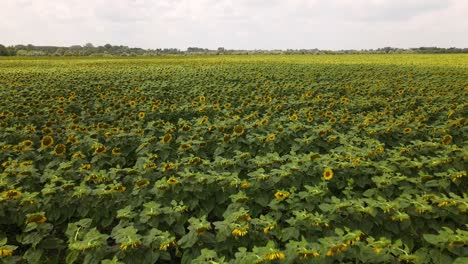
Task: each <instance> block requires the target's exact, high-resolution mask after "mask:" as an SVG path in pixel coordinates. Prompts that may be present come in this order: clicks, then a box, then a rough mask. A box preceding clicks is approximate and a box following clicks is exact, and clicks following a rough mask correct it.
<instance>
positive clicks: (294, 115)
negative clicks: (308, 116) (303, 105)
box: [289, 114, 299, 121]
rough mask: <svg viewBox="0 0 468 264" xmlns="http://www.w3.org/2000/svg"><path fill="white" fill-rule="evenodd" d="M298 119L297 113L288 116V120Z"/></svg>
mask: <svg viewBox="0 0 468 264" xmlns="http://www.w3.org/2000/svg"><path fill="white" fill-rule="evenodd" d="M298 119H299V117H298V116H297V114H293V115H292V116H291V117H289V120H291V121H297V120H298Z"/></svg>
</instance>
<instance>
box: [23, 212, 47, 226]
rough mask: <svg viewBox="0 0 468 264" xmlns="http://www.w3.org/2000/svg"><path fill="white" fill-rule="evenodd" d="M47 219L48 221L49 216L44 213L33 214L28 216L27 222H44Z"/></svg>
mask: <svg viewBox="0 0 468 264" xmlns="http://www.w3.org/2000/svg"><path fill="white" fill-rule="evenodd" d="M45 221H47V217H45V216H43V215H42V214H33V215H29V216H28V218H27V220H26V223H27V224H29V223H36V224H42V223H44V222H45Z"/></svg>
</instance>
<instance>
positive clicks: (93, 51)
mask: <svg viewBox="0 0 468 264" xmlns="http://www.w3.org/2000/svg"><path fill="white" fill-rule="evenodd" d="M386 53H468V48H438V47H419V48H410V49H400V48H393V47H385V48H379V49H365V50H364V49H363V50H319V49H287V50H232V49H231V50H230V49H225V48H223V47H220V48H218V49H216V50H210V49H206V48H198V47H189V48H187V50H180V49H174V48H169V49H142V48H130V47H128V46H122V45H119V46H117V45H111V44H106V45H104V46H94V45H93V44H91V43H87V44H85V45H83V46H81V45H73V46H70V47H57V46H34V45H31V44H29V45H14V46H4V45H1V44H0V56H159V55H169V54H386Z"/></svg>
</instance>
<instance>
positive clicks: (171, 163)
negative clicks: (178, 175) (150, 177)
mask: <svg viewBox="0 0 468 264" xmlns="http://www.w3.org/2000/svg"><path fill="white" fill-rule="evenodd" d="M174 166H175V164H174V163H173V162H168V163H166V165H164V167H162V172H166V171H169V170H172V169H174Z"/></svg>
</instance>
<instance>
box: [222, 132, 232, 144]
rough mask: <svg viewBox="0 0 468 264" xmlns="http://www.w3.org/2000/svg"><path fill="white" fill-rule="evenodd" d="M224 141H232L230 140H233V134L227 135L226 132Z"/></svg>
mask: <svg viewBox="0 0 468 264" xmlns="http://www.w3.org/2000/svg"><path fill="white" fill-rule="evenodd" d="M223 141H224V143H228V142H230V141H231V135H227V134H226V135H224V137H223Z"/></svg>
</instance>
